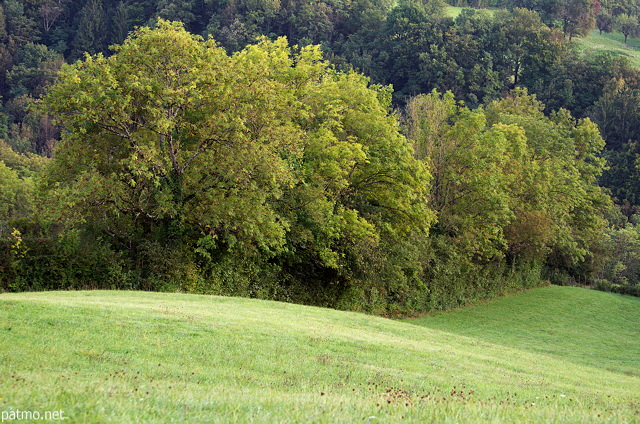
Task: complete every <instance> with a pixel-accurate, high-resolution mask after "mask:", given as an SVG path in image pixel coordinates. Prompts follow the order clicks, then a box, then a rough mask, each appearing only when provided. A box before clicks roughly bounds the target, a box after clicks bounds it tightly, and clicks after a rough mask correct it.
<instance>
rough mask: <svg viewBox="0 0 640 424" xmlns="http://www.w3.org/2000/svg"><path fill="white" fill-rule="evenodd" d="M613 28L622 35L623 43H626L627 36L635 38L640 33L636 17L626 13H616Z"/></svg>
mask: <svg viewBox="0 0 640 424" xmlns="http://www.w3.org/2000/svg"><path fill="white" fill-rule="evenodd" d="M615 28H616V29H617V30H618V31H620V32H621V33H622V35H624V43H625V44H627V38H628V37H631V38H636V37H638V35H640V26H638V18H637V17H636V16H630V15H627V14H626V13H623V14H621V15H618V16H617V17H616V20H615Z"/></svg>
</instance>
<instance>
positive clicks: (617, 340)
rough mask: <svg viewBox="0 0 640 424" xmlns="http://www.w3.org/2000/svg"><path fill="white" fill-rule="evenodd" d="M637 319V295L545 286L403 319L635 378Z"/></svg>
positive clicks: (639, 352)
mask: <svg viewBox="0 0 640 424" xmlns="http://www.w3.org/2000/svg"><path fill="white" fill-rule="evenodd" d="M639 318H640V299H638V298H634V297H630V296H620V295H616V294H612V293H601V292H597V291H592V290H584V289H581V288H577V287H557V286H551V287H544V288H540V289H537V290H533V291H530V292H527V293H521V294H518V295H513V296H510V297H507V298H502V299H498V300H495V301H492V302H490V303H484V304H479V305H475V306H472V307H469V308H464V309H459V310H455V311H450V312H446V313H438V314H434V315H429V316H425V317H423V318H419V319H412V320H407V322H411V323H413V324H417V325H422V326H425V327H428V328H430V329H438V330H442V331H447V332H451V333H454V334H458V335H461V336H466V337H472V338H474V339H477V340H481V341H483V342H489V343H494V344H498V345H503V346H509V347H515V348H518V349H521V350H524V351H527V352H535V353H541V354H545V355H547V356H549V357H553V358H556V359H558V360H565V361H570V362H573V363H576V364H582V365H589V366H593V365H596V366H598V367H600V368H605V369H608V370H611V371H614V372H618V373H625V374H628V375H633V376H636V377H640V320H639Z"/></svg>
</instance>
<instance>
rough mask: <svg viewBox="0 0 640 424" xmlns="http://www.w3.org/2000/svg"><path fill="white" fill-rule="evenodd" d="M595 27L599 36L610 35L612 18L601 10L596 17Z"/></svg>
mask: <svg viewBox="0 0 640 424" xmlns="http://www.w3.org/2000/svg"><path fill="white" fill-rule="evenodd" d="M596 27H597V28H598V31H600V35H602V33H603V32H606V33H610V32H611V31H613V16H612V15H611V14H610V13H609V12H607V11H606V10H603V11H602V12H600V13H599V14H598V16H596Z"/></svg>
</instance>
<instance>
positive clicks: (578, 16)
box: [560, 0, 597, 41]
mask: <svg viewBox="0 0 640 424" xmlns="http://www.w3.org/2000/svg"><path fill="white" fill-rule="evenodd" d="M596 15H597V13H596V3H595V2H594V0H562V3H561V8H560V18H561V19H562V31H563V32H564V35H565V37H567V36H568V37H569V41H571V40H572V39H573V37H575V36H578V37H585V36H586V35H587V34H589V31H591V30H592V29H593V27H594V25H595V18H596Z"/></svg>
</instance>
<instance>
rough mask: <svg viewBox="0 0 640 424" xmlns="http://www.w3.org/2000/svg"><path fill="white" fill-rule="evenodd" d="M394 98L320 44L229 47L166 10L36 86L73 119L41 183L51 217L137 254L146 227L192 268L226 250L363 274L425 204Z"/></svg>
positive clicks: (52, 106)
mask: <svg viewBox="0 0 640 424" xmlns="http://www.w3.org/2000/svg"><path fill="white" fill-rule="evenodd" d="M390 99H391V96H390V92H389V91H388V90H387V89H383V88H381V87H377V88H376V87H369V84H368V80H367V79H366V78H364V77H362V76H360V75H358V74H355V73H347V74H342V73H338V72H335V71H332V70H330V69H329V68H328V64H327V63H326V62H324V61H322V60H321V54H320V50H319V48H318V47H317V46H316V47H306V48H302V49H300V50H299V52H298V53H295V54H294V53H293V52H292V50H291V48H289V47H288V46H287V42H286V40H284V39H279V40H277V41H274V42H271V41H266V40H263V41H261V42H259V43H258V44H257V45H254V46H249V47H247V48H245V49H244V50H242V51H241V52H238V53H236V54H235V55H233V56H231V57H230V56H228V55H227V54H226V53H225V51H224V50H223V49H222V48H220V47H218V46H217V45H216V43H215V42H214V41H213V40H208V41H204V40H202V39H201V38H200V37H197V36H193V35H191V34H189V33H187V32H186V31H185V30H184V29H183V27H182V25H180V24H174V23H169V22H166V21H163V20H160V21H159V22H158V26H157V28H156V29H149V28H141V29H138V30H137V31H135V32H134V33H133V34H132V35H131V36H130V37H129V38H128V39H127V40H125V42H124V44H123V45H121V46H118V47H117V48H116V52H115V54H114V55H113V56H111V57H109V58H105V57H103V56H102V55H97V56H93V57H91V56H87V57H86V58H85V60H83V61H80V62H78V63H76V64H75V65H72V66H67V67H66V68H64V70H63V71H62V73H61V75H60V82H59V83H58V84H56V85H55V86H53V88H52V89H51V91H50V92H49V94H48V95H47V96H46V98H45V99H44V106H45V109H46V110H48V111H51V112H53V113H55V114H56V115H57V116H58V119H59V120H60V121H61V122H62V123H63V124H64V125H65V127H66V131H65V133H64V135H63V138H62V142H61V145H60V147H59V149H58V151H57V153H56V155H55V160H54V161H53V165H52V166H51V167H50V169H49V171H48V174H47V178H46V186H47V188H48V191H49V193H50V194H51V196H52V198H53V199H55V200H56V202H57V205H58V209H57V210H58V211H59V212H60V214H59V217H60V218H66V219H67V220H69V222H72V223H76V224H77V223H79V222H86V223H87V224H89V225H90V226H92V227H93V228H100V229H101V230H102V231H103V232H105V233H107V234H109V235H110V236H111V237H112V238H113V240H115V242H116V243H117V246H119V249H121V250H124V251H127V252H128V254H129V255H130V256H131V257H132V258H134V259H135V260H137V261H142V262H144V261H149V260H150V259H149V258H148V256H149V253H148V250H149V248H148V246H149V243H151V244H153V245H154V246H157V248H155V250H154V252H156V253H153V254H154V255H155V256H156V257H157V256H158V253H157V252H165V254H166V252H173V253H174V254H175V252H182V253H181V255H182V257H183V258H184V261H186V262H189V261H191V263H193V264H194V266H196V265H197V268H198V270H197V271H194V272H195V273H196V274H198V276H199V277H198V278H200V279H202V278H205V279H206V278H207V272H206V270H205V268H206V266H207V263H208V264H209V265H211V264H213V265H211V266H213V267H215V263H216V261H220V260H221V258H222V257H224V256H225V255H227V256H226V257H227V258H228V257H229V255H232V256H233V255H234V254H235V255H236V257H237V258H240V259H238V260H239V261H245V260H246V259H247V258H250V257H252V255H253V257H255V258H257V259H256V260H257V261H264V260H267V259H269V260H270V264H268V265H265V267H269V266H270V267H273V265H277V266H278V267H280V268H281V269H283V270H285V272H289V273H290V274H299V276H301V278H303V277H302V273H301V272H300V273H299V272H298V271H297V270H300V269H301V267H302V268H304V269H305V270H306V271H305V272H306V273H307V276H306V277H307V278H312V277H313V275H322V276H324V277H327V278H324V279H319V280H323V281H324V282H327V281H334V282H343V283H345V282H347V283H348V282H350V281H353V280H354V279H356V278H359V279H361V280H364V279H366V278H365V276H364V274H365V273H366V270H367V268H368V267H367V264H366V258H367V257H371V255H374V254H375V252H376V251H378V250H377V249H378V248H377V246H378V243H379V241H380V238H381V237H382V236H383V233H384V234H386V235H388V236H389V237H396V238H401V237H403V236H405V235H406V234H408V233H409V232H411V231H414V228H417V229H420V228H422V229H423V231H426V229H428V227H429V225H430V222H431V220H432V218H433V215H432V214H431V213H430V211H429V209H428V208H427V207H426V200H425V194H426V191H425V187H427V186H428V173H427V172H426V171H425V170H424V167H423V166H422V165H421V164H420V163H419V162H418V161H416V160H415V159H414V158H413V156H412V151H411V145H410V144H409V143H408V142H407V140H406V139H404V137H402V136H401V135H400V134H399V131H398V124H397V121H396V120H395V119H394V118H393V116H391V115H390V114H389V111H390V109H389V108H390ZM65 211H66V212H65ZM52 216H53V215H52ZM145 246H147V247H145ZM144 249H147V253H144V252H141V250H144ZM158 249H159V250H158ZM234 252H235V253H234ZM145 255H146V256H145ZM162 259H164V258H162ZM301 264H302V265H301ZM229 268H233V266H228V268H227V269H226V270H225V271H224V272H225V273H227V274H228V273H233V272H235V271H237V270H236V269H229ZM369 268H370V267H369ZM218 269H219V268H218ZM271 269H273V268H271ZM262 271H264V268H263V269H262ZM147 272H152V271H147ZM309 274H312V275H311V276H309ZM217 275H218V276H219V273H218V274H217Z"/></svg>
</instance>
